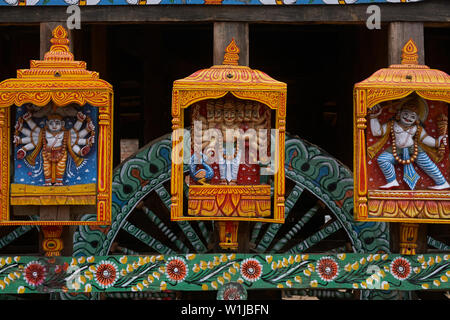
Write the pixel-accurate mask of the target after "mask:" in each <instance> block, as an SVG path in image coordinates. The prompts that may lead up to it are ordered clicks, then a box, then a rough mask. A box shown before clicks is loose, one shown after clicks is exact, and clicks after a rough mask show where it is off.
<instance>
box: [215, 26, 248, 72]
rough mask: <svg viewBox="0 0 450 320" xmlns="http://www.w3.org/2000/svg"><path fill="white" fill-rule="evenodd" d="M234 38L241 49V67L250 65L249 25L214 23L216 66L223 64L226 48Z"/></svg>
mask: <svg viewBox="0 0 450 320" xmlns="http://www.w3.org/2000/svg"><path fill="white" fill-rule="evenodd" d="M233 38H234V41H235V42H236V45H237V46H238V47H239V50H240V52H239V65H241V66H248V65H249V41H248V23H244V22H215V23H214V64H215V65H218V64H222V62H223V55H224V54H225V48H226V47H227V46H228V45H229V44H230V42H231V40H232V39H233Z"/></svg>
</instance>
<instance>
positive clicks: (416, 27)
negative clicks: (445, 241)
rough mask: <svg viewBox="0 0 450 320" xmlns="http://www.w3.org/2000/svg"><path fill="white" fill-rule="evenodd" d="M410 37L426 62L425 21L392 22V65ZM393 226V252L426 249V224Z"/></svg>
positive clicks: (389, 40)
mask: <svg viewBox="0 0 450 320" xmlns="http://www.w3.org/2000/svg"><path fill="white" fill-rule="evenodd" d="M409 39H412V40H413V41H414V42H415V43H416V45H417V49H418V57H419V59H418V62H419V64H425V48H424V27H423V23H421V22H391V23H390V24H389V31H388V54H389V64H390V65H392V64H400V63H401V60H402V57H401V53H402V47H403V46H404V45H405V44H406V43H407V42H408V40H409ZM391 225H392V223H391ZM392 227H393V228H391V230H392V232H391V237H392V240H393V248H392V249H393V252H399V253H401V254H408V255H410V254H411V255H414V254H416V253H423V252H425V251H426V248H427V241H426V230H427V225H426V224H414V223H399V224H398V225H396V226H392Z"/></svg>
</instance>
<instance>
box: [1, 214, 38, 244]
mask: <svg viewBox="0 0 450 320" xmlns="http://www.w3.org/2000/svg"><path fill="white" fill-rule="evenodd" d="M30 219H31V220H35V221H36V220H38V219H39V218H38V217H36V216H30ZM33 228H37V227H36V226H31V225H23V226H19V227H17V228H16V229H14V230H13V231H12V232H10V233H8V234H7V235H6V236H4V237H3V238H1V239H0V249H2V248H4V247H6V246H7V245H8V244H10V243H11V242H13V241H14V240H16V239H18V238H19V237H21V236H23V235H24V234H25V233H27V232H28V231H30V230H31V229H33Z"/></svg>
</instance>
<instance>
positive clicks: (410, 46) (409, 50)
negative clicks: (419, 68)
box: [402, 39, 419, 64]
mask: <svg viewBox="0 0 450 320" xmlns="http://www.w3.org/2000/svg"><path fill="white" fill-rule="evenodd" d="M418 52H419V50H418V49H417V45H416V43H415V42H414V41H413V40H412V39H409V40H408V42H407V43H406V44H405V46H404V47H403V49H402V64H419V54H418Z"/></svg>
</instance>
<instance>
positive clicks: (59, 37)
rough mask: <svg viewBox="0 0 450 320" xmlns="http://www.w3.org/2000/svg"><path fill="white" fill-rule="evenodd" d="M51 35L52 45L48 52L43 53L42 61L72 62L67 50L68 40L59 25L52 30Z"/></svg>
mask: <svg viewBox="0 0 450 320" xmlns="http://www.w3.org/2000/svg"><path fill="white" fill-rule="evenodd" d="M52 35H53V38H52V39H50V43H51V44H52V45H51V47H50V51H48V52H47V53H45V55H44V60H59V61H61V60H63V61H64V60H66V61H67V60H69V61H73V59H74V58H73V54H72V53H71V52H70V49H69V39H68V33H67V31H66V29H64V28H63V27H62V26H61V25H59V26H57V27H56V28H55V29H53V31H52Z"/></svg>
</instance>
